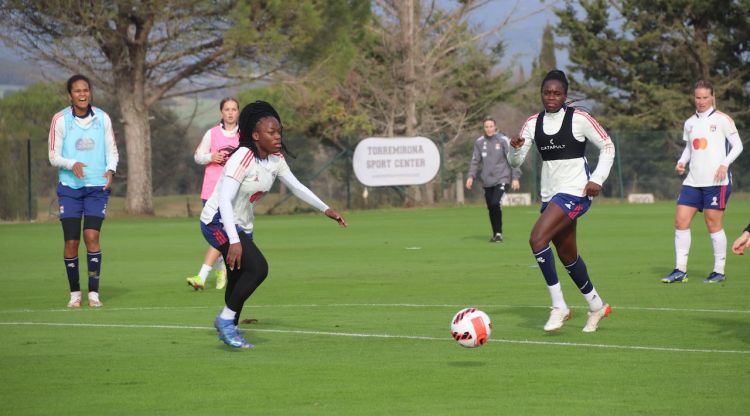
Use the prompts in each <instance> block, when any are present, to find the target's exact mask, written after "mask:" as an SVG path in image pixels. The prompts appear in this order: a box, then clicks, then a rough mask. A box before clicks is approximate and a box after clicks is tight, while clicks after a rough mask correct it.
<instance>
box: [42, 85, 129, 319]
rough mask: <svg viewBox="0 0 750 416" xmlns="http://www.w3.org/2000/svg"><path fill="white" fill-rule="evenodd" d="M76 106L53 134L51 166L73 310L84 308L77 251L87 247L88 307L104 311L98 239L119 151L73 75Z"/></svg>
mask: <svg viewBox="0 0 750 416" xmlns="http://www.w3.org/2000/svg"><path fill="white" fill-rule="evenodd" d="M66 86H67V90H68V95H69V96H70V103H71V106H70V107H69V108H65V109H63V110H62V111H60V112H58V113H57V114H55V116H54V117H52V124H51V126H50V131H49V162H50V164H52V166H54V167H56V168H58V178H59V183H58V184H57V200H58V202H59V204H60V223H61V224H62V229H63V238H64V239H65V246H64V251H63V259H64V262H65V271H66V272H67V275H68V285H69V286H70V300H69V301H68V308H80V307H81V285H80V276H79V272H78V246H79V244H80V242H81V217H83V241H84V243H85V244H86V251H87V254H86V259H87V265H88V277H89V280H88V301H89V306H90V307H92V308H98V307H101V306H102V302H101V299H100V298H99V277H100V272H101V266H102V250H101V246H100V244H99V234H100V232H101V228H102V222H103V221H104V216H105V213H106V209H107V201H108V200H109V193H110V187H111V186H112V179H113V177H114V175H115V172H116V171H117V161H118V160H119V155H118V153H117V145H116V143H115V135H114V132H113V130H112V121H111V120H110V118H109V116H108V115H107V113H105V112H104V111H102V110H101V109H100V108H97V107H93V106H92V105H91V83H90V82H89V80H88V78H86V77H85V76H83V75H73V76H72V77H70V79H68V82H67V84H66Z"/></svg>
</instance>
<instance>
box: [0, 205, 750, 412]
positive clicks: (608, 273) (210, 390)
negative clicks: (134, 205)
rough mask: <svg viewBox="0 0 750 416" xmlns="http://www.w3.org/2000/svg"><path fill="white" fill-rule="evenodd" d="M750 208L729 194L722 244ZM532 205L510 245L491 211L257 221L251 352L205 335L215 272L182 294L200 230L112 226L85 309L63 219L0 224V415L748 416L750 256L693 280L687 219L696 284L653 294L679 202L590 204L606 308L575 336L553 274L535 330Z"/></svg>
mask: <svg viewBox="0 0 750 416" xmlns="http://www.w3.org/2000/svg"><path fill="white" fill-rule="evenodd" d="M749 213H750V202H749V201H742V200H733V201H732V202H731V203H730V207H729V210H728V212H727V215H726V218H725V229H726V230H727V236H728V239H729V240H730V244H731V241H734V238H735V237H736V236H737V235H738V234H739V231H740V230H741V229H742V228H743V227H744V226H745V225H746V224H747V221H748V218H749V217H750V215H748V214H749ZM537 215H538V210H537V207H536V206H534V207H508V208H505V209H504V220H505V230H504V235H505V242H504V243H502V244H490V243H488V242H487V240H488V239H489V237H490V236H489V224H488V220H487V212H486V209H485V208H484V207H482V206H469V207H457V208H439V209H411V210H383V211H366V212H352V213H347V214H346V217H347V220H348V221H349V223H350V228H348V229H340V228H339V227H338V226H337V225H336V224H335V223H333V222H332V221H330V220H328V219H327V218H325V217H324V216H322V215H294V216H274V217H269V216H261V217H260V218H258V220H257V224H256V226H257V229H256V235H255V237H256V241H257V244H258V246H259V247H260V248H261V250H262V251H263V252H264V254H265V255H266V257H267V258H268V261H269V264H270V275H269V277H268V279H267V280H266V282H265V283H264V284H263V285H262V286H261V287H260V289H258V291H257V292H256V294H255V295H254V296H253V297H252V298H251V299H250V301H249V302H248V304H247V305H246V308H245V310H244V311H243V313H242V317H243V318H255V319H258V321H259V322H258V323H257V324H251V325H244V329H245V330H246V331H247V338H248V339H249V340H250V342H252V343H254V344H255V345H256V348H255V349H252V350H249V351H237V350H231V349H229V348H228V347H226V346H224V345H223V344H222V343H221V342H219V341H218V340H217V339H216V333H215V330H214V329H213V328H212V320H213V318H214V316H215V315H216V313H217V312H218V311H219V309H220V308H221V306H222V305H223V293H222V292H221V291H218V290H216V289H212V288H210V287H212V286H213V284H214V279H213V276H212V277H210V278H209V281H208V285H209V286H208V287H209V288H207V289H206V290H205V291H202V292H193V291H192V290H191V289H190V288H189V287H188V286H187V284H186V283H185V277H187V276H189V275H192V274H194V273H195V272H196V271H197V270H198V268H199V266H200V263H201V261H202V258H203V253H204V251H205V247H206V245H205V243H204V241H203V238H202V236H201V235H200V232H199V229H198V225H197V219H189V220H185V219H137V220H128V219H110V220H107V221H106V222H105V224H104V229H103V234H102V246H103V256H104V257H103V273H102V282H101V297H102V300H103V302H104V304H105V306H104V308H102V309H101V310H91V309H89V308H87V307H86V306H84V307H83V308H82V309H81V310H75V311H70V310H66V308H65V303H66V302H67V297H68V294H67V291H68V289H67V280H66V278H65V274H64V273H65V272H64V267H63V262H62V232H61V229H60V226H59V224H57V223H41V224H5V225H0V252H1V253H3V254H2V259H3V261H2V264H3V279H2V280H3V302H2V306H0V344H1V345H2V352H0V374H1V375H2V380H3V382H2V383H1V384H0V398H2V400H0V414H7V415H53V414H54V415H72V414H81V413H96V414H106V415H134V414H154V415H172V414H173V415H181V416H183V415H208V414H231V413H238V414H258V415H289V414H301V415H312V414H321V415H330V414H346V415H352V414H356V415H370V414H372V415H381V414H388V415H391V414H417V415H437V414H446V415H450V414H464V413H471V414H487V415H498V414H514V415H515V414H532V415H534V414H556V415H589V414H590V415H603V414H607V415H634V414H639V415H664V414H681V415H693V414H694V415H704V414H721V415H740V414H747V409H748V408H749V407H750V398H749V397H748V395H747V389H748V387H750V308H748V306H747V305H748V304H747V299H748V295H750V279H748V278H750V258H748V256H747V255H746V256H742V257H740V256H734V255H731V254H730V255H729V258H728V260H727V276H728V279H727V281H726V282H725V283H723V284H712V285H707V284H703V283H702V279H703V277H705V276H706V275H707V274H708V273H709V272H710V271H711V268H712V265H713V257H712V254H711V246H710V240H709V237H708V233H707V231H706V229H705V226H704V225H703V223H702V217H697V218H696V219H695V221H694V226H693V246H692V250H691V257H690V264H689V274H690V281H689V282H688V283H685V284H673V285H664V284H662V283H659V279H660V278H661V277H662V275H664V274H666V273H668V272H669V271H671V269H672V267H673V263H674V254H673V230H672V224H673V215H674V205H673V204H672V203H660V204H655V205H625V204H623V205H620V204H604V203H595V204H594V206H593V207H592V209H591V210H590V211H589V213H587V214H586V215H585V216H584V217H583V219H582V220H581V221H580V222H579V228H578V240H579V250H580V253H581V255H582V257H583V258H584V259H585V261H586V262H587V265H588V268H589V272H590V274H591V277H592V280H593V282H594V284H595V285H596V287H597V289H598V290H599V293H600V294H601V295H602V297H603V298H604V299H605V300H606V301H607V302H609V303H610V304H611V305H612V306H613V313H612V315H611V316H610V317H609V318H607V319H605V320H604V321H603V322H602V324H601V327H600V330H599V331H598V332H596V333H593V334H584V333H582V332H581V328H582V327H583V324H584V323H585V316H586V307H585V301H584V300H583V298H582V296H581V295H580V294H579V293H578V291H577V290H576V288H575V286H574V285H573V283H572V282H571V281H570V279H569V278H568V276H567V273H565V270H564V269H563V268H562V266H561V265H560V264H559V262H558V273H559V275H560V278H561V279H560V280H561V282H562V284H563V289H564V292H565V295H566V300H567V301H568V303H569V305H571V306H572V307H573V319H572V320H570V321H568V323H567V324H566V326H565V327H564V328H563V329H562V330H561V331H559V332H557V333H553V334H546V333H544V331H543V330H542V325H543V324H544V322H545V321H546V319H547V316H548V310H547V308H548V305H549V297H548V294H547V290H546V289H545V286H544V280H543V278H542V276H541V274H540V272H539V270H538V268H537V266H536V263H535V262H534V259H533V256H532V255H531V253H530V250H529V248H528V244H527V239H528V233H529V230H530V228H531V226H532V224H533V222H534V221H535V219H536V217H537ZM81 257H82V258H83V259H85V250H83V248H82V251H81ZM81 266H82V269H83V271H84V272H85V261H81ZM83 274H84V275H85V273H83ZM85 285H86V283H85V277H84V278H82V287H83V289H84V291H85ZM84 296H85V295H84ZM84 301H85V297H84ZM465 306H476V307H479V308H481V309H482V310H484V311H485V312H487V313H488V314H489V315H490V317H491V318H492V320H493V333H492V337H491V339H490V341H489V343H488V344H487V345H485V346H483V347H481V348H477V349H464V348H461V347H460V346H458V344H457V343H455V342H454V341H453V340H452V338H451V337H450V335H449V321H450V319H451V317H452V316H453V314H454V313H455V312H456V311H458V310H459V309H460V308H462V307H465Z"/></svg>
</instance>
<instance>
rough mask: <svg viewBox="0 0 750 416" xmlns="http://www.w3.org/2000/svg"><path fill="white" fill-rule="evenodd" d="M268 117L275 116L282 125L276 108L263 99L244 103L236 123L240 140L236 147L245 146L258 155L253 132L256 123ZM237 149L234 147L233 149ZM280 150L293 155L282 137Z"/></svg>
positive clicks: (256, 126)
mask: <svg viewBox="0 0 750 416" xmlns="http://www.w3.org/2000/svg"><path fill="white" fill-rule="evenodd" d="M268 117H273V118H275V119H276V121H278V122H279V126H280V127H281V126H282V124H281V116H279V113H277V112H276V109H274V108H273V106H272V105H271V104H269V103H267V102H265V101H260V100H258V101H255V102H253V103H250V104H248V105H246V106H245V108H243V109H242V112H241V113H240V119H239V122H238V123H237V125H238V126H239V132H240V142H239V145H238V147H237V149H239V148H240V147H247V148H249V149H250V150H252V152H253V154H254V155H256V156H257V155H258V147H257V146H256V144H255V140H253V132H254V131H255V130H256V129H257V128H258V123H260V122H261V121H262V120H263V119H266V118H268ZM237 149H235V151H236V150H237ZM281 150H283V151H284V152H285V153H286V154H288V155H289V156H291V157H295V156H294V154H292V153H291V152H289V150H288V149H287V148H286V145H284V141H283V139H282V141H281ZM232 153H234V152H232Z"/></svg>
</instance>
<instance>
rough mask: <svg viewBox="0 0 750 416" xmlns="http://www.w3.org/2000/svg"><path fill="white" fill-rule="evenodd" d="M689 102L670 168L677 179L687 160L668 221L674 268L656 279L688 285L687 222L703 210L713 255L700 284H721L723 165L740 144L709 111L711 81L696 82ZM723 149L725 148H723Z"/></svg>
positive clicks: (733, 130) (728, 185) (726, 186)
mask: <svg viewBox="0 0 750 416" xmlns="http://www.w3.org/2000/svg"><path fill="white" fill-rule="evenodd" d="M693 100H694V101H695V114H693V115H692V116H691V117H690V118H689V119H687V121H685V127H684V129H683V132H682V140H684V141H685V150H683V152H682V156H680V159H679V160H678V161H677V165H676V166H675V170H676V171H677V173H678V174H680V175H682V174H684V173H685V165H686V164H687V163H688V162H690V170H689V172H688V174H687V176H686V177H685V180H684V181H683V182H682V189H681V190H680V195H679V197H678V198H677V210H676V212H675V221H674V225H675V232H674V251H675V267H674V270H672V272H671V273H669V274H668V275H666V276H665V277H664V278H662V279H661V281H662V282H664V283H682V282H687V281H688V274H687V264H688V254H689V252H690V242H691V235H690V223H691V222H692V221H693V217H695V214H696V213H697V212H698V211H702V212H703V219H704V221H705V223H706V228H708V233H709V235H710V236H711V244H712V246H713V252H714V268H713V271H712V272H711V273H710V274H709V275H708V277H706V278H705V279H703V283H716V282H722V281H724V280H725V279H726V275H725V274H724V266H725V264H726V258H727V235H726V234H725V233H724V227H723V226H722V219H723V217H724V210H725V209H726V206H727V202H728V201H729V195H730V194H731V193H732V174H731V172H730V171H729V165H730V164H731V163H732V162H733V161H734V160H735V159H737V157H738V156H739V155H740V153H741V152H742V141H741V140H740V135H739V134H738V133H737V127H735V125H734V120H732V118H731V117H729V116H728V115H726V114H724V113H722V112H721V111H718V110H717V109H715V108H714V87H713V85H712V84H711V82H709V81H705V80H701V81H698V82H697V83H696V84H695V87H694V88H693ZM728 145H729V146H731V150H728V149H729V146H728Z"/></svg>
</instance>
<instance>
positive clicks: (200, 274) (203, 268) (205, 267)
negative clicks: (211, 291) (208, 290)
mask: <svg viewBox="0 0 750 416" xmlns="http://www.w3.org/2000/svg"><path fill="white" fill-rule="evenodd" d="M209 273H211V266H209V265H208V264H204V265H202V266H201V271H200V272H198V277H200V278H201V283H203V282H205V281H206V278H207V277H208V274H209Z"/></svg>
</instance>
